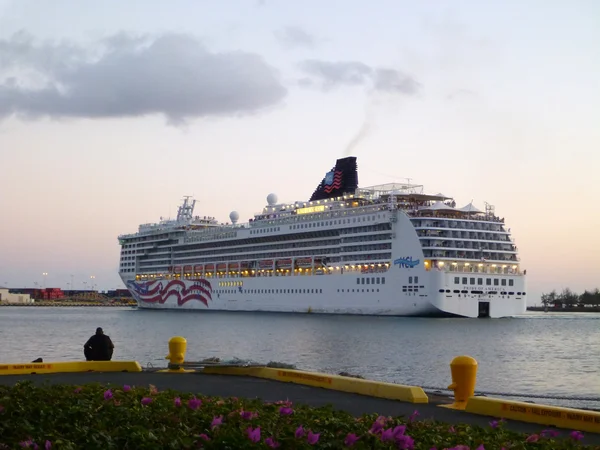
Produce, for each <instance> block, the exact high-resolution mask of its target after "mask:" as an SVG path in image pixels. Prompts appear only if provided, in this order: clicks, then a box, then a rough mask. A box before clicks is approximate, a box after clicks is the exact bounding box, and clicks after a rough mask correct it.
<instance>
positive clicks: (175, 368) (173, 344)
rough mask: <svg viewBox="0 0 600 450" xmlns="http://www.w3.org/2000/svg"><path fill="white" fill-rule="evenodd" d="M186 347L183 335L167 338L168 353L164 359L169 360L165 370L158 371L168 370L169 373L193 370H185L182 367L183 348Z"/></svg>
mask: <svg viewBox="0 0 600 450" xmlns="http://www.w3.org/2000/svg"><path fill="white" fill-rule="evenodd" d="M186 348H187V341H186V339H185V338H184V337H181V336H174V337H172V338H171V339H169V354H168V355H167V356H166V358H165V359H168V360H169V366H168V367H169V368H168V369H167V370H159V372H169V373H174V372H175V373H185V372H194V371H193V370H185V369H184V368H183V367H182V364H183V361H184V358H185V350H186Z"/></svg>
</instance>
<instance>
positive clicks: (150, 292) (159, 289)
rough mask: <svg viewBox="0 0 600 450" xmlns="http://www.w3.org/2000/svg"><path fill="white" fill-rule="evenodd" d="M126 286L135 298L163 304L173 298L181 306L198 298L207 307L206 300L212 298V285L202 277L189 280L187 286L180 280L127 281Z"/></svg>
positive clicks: (145, 301)
mask: <svg viewBox="0 0 600 450" xmlns="http://www.w3.org/2000/svg"><path fill="white" fill-rule="evenodd" d="M127 287H128V288H129V290H130V291H131V293H132V294H133V296H134V297H135V299H136V300H138V301H140V302H144V303H159V304H163V303H165V302H167V301H168V300H171V299H173V300H176V301H177V306H183V305H184V304H186V303H187V302H189V301H190V300H198V301H201V302H202V303H204V305H205V306H206V307H208V301H209V300H212V286H211V284H210V282H209V281H208V280H204V279H199V280H190V281H188V282H187V286H186V283H184V282H183V281H181V280H171V281H168V280H153V281H143V282H137V281H128V282H127Z"/></svg>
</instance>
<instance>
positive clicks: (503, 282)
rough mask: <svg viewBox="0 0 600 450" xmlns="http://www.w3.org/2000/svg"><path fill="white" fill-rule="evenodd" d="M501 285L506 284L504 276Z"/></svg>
mask: <svg viewBox="0 0 600 450" xmlns="http://www.w3.org/2000/svg"><path fill="white" fill-rule="evenodd" d="M502 286H506V279H505V278H503V279H502Z"/></svg>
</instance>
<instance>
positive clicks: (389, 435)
mask: <svg viewBox="0 0 600 450" xmlns="http://www.w3.org/2000/svg"><path fill="white" fill-rule="evenodd" d="M392 439H394V432H393V430H392V429H391V428H388V429H387V430H383V433H381V440H382V441H383V442H385V441H391V440H392Z"/></svg>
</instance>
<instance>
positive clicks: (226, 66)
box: [0, 33, 287, 123]
mask: <svg viewBox="0 0 600 450" xmlns="http://www.w3.org/2000/svg"><path fill="white" fill-rule="evenodd" d="M98 44H99V45H98V46H96V47H94V48H86V47H82V46H78V45H75V44H72V43H69V42H58V43H55V42H36V41H35V40H34V39H33V38H32V37H31V36H29V35H28V34H25V33H18V34H16V35H13V36H12V37H11V38H9V39H6V40H0V119H1V118H3V117H6V116H10V115H12V114H16V115H20V116H24V117H28V118H38V117H53V118H58V117H86V118H105V117H136V116H144V115H150V114H163V115H164V116H166V117H167V119H168V121H169V122H170V123H179V122H185V121H186V120H187V119H190V118H195V117H203V116H225V115H240V114H250V113H255V112H257V111H259V110H262V109H264V108H266V107H269V106H273V105H276V104H278V103H279V102H280V101H281V100H282V99H283V98H284V97H285V96H286V94H287V90H286V88H285V87H284V86H283V85H282V84H281V82H280V81H279V78H278V74H277V72H276V70H275V69H274V68H273V67H271V66H269V65H268V64H267V63H266V62H265V61H264V60H263V59H262V58H261V57H260V56H259V55H256V54H253V53H246V52H241V51H235V52H221V53H213V52H210V51H209V50H207V49H206V48H205V47H204V46H203V45H202V44H201V43H200V42H199V41H198V40H196V39H194V38H193V37H191V36H188V35H183V34H164V35H161V36H158V37H151V36H131V35H128V34H126V33H120V34H116V35H113V36H110V37H108V38H106V39H103V40H102V41H100V42H98ZM3 72H4V73H3Z"/></svg>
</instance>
